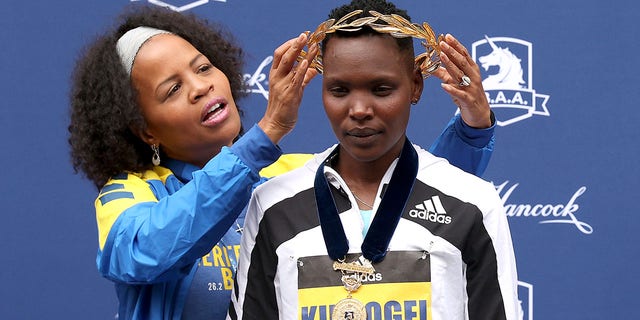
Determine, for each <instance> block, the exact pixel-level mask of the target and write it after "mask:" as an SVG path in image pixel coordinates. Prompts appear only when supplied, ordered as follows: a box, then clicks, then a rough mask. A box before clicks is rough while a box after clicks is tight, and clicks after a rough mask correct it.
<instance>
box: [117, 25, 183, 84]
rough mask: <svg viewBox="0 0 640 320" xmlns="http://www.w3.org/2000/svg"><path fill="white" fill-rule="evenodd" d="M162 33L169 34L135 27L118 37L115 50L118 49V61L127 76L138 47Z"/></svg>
mask: <svg viewBox="0 0 640 320" xmlns="http://www.w3.org/2000/svg"><path fill="white" fill-rule="evenodd" d="M163 33H169V34H170V33H171V32H169V31H165V30H160V29H156V28H151V27H137V28H135V29H131V30H129V31H127V32H126V33H125V34H123V35H122V37H120V39H118V43H117V44H116V48H117V49H118V55H119V56H120V61H122V65H123V66H124V68H125V70H126V71H127V74H128V75H131V69H132V68H133V60H134V59H135V58H136V55H137V54H138V50H140V47H142V45H143V44H144V43H145V42H147V40H149V39H151V37H153V36H157V35H159V34H163Z"/></svg>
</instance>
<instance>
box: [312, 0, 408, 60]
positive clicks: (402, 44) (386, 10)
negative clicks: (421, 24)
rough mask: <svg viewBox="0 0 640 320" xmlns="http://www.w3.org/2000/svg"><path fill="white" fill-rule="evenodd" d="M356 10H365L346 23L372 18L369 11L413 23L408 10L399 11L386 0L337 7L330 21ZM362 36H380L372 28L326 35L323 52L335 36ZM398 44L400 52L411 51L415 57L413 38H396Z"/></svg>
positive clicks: (332, 12) (362, 0) (381, 22)
mask: <svg viewBox="0 0 640 320" xmlns="http://www.w3.org/2000/svg"><path fill="white" fill-rule="evenodd" d="M355 10H363V12H362V14H360V15H357V16H355V17H351V18H350V19H347V20H346V22H347V23H348V22H351V21H353V20H355V19H358V18H362V17H371V16H372V15H371V14H370V13H369V11H377V12H379V13H381V14H387V15H388V14H396V15H399V16H402V17H403V18H405V19H407V20H409V21H411V17H410V16H409V15H408V14H407V11H406V10H403V9H399V8H398V7H396V5H395V4H393V3H391V2H388V1H385V0H353V1H351V2H350V3H349V4H345V5H343V6H340V7H336V8H334V9H333V10H331V12H330V13H329V17H328V18H329V19H335V20H336V21H337V20H338V19H340V18H342V17H344V16H345V15H347V14H348V13H350V12H353V11H355ZM376 23H380V24H387V23H386V22H384V21H381V20H379V21H377V22H376ZM362 35H380V33H378V32H377V31H375V30H373V29H371V28H370V27H363V28H362V29H361V30H360V31H338V32H335V33H329V34H327V35H326V37H325V38H324V40H322V45H321V50H322V53H323V54H324V48H325V47H326V44H327V42H328V41H329V40H330V39H331V38H332V37H334V36H336V37H345V38H346V37H360V36H362ZM394 39H396V42H397V43H398V47H399V48H400V51H409V53H410V54H411V57H413V55H414V51H413V38H411V37H408V38H394Z"/></svg>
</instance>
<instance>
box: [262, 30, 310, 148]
mask: <svg viewBox="0 0 640 320" xmlns="http://www.w3.org/2000/svg"><path fill="white" fill-rule="evenodd" d="M306 43H307V35H306V34H305V33H302V34H300V36H298V37H297V38H294V39H291V40H289V41H287V42H285V43H283V44H282V45H281V46H280V47H278V48H277V49H276V50H275V51H274V53H273V63H272V65H271V70H270V71H269V102H268V104H267V110H266V111H265V114H264V116H263V117H262V119H261V120H260V121H259V122H258V125H259V126H260V128H262V130H263V131H264V132H265V133H266V134H267V136H269V138H270V139H271V141H273V142H274V143H276V144H277V143H278V142H279V141H280V139H282V137H284V136H285V135H286V134H287V133H289V132H290V131H291V130H293V127H294V126H295V124H296V122H297V121H298V109H299V107H300V102H301V101H302V95H303V92H304V88H305V86H306V85H307V84H308V83H309V81H311V79H312V78H313V77H315V76H316V74H317V71H316V70H315V69H313V68H309V63H310V61H309V59H304V60H302V61H301V62H300V63H296V58H297V57H298V55H299V54H300V51H301V50H302V48H303V47H304V46H305V44H306ZM317 50H318V47H317V45H313V46H311V48H309V51H310V53H311V54H310V55H308V57H309V58H312V57H313V56H315V53H316V52H317Z"/></svg>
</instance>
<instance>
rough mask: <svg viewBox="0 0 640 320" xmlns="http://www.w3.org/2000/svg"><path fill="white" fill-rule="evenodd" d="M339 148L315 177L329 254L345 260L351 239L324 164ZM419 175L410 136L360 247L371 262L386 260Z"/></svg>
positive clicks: (323, 234)
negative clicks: (344, 226)
mask: <svg viewBox="0 0 640 320" xmlns="http://www.w3.org/2000/svg"><path fill="white" fill-rule="evenodd" d="M339 149H340V148H339V147H337V148H336V149H335V150H334V151H333V152H331V154H330V155H329V156H328V157H327V159H325V160H324V161H323V162H322V164H320V166H319V167H318V170H317V171H316V176H315V180H314V191H315V196H316V205H317V207H318V217H319V219H320V227H321V229H322V236H323V238H324V243H325V245H326V246H327V251H328V253H329V256H330V257H331V259H333V260H341V259H344V257H345V256H346V254H347V252H348V250H349V241H348V240H347V236H346V234H345V232H344V228H343V226H342V221H340V215H339V213H338V209H337V207H336V203H335V200H334V199H333V195H332V194H331V189H330V188H329V182H328V181H327V178H326V177H325V175H324V166H325V165H326V164H328V163H329V162H330V161H331V159H333V158H334V157H335V156H336V155H337V154H338V150H339ZM417 174H418V154H417V153H416V150H415V149H414V148H413V146H412V145H411V142H409V139H408V138H407V139H405V142H404V146H403V147H402V152H401V153H400V159H398V164H397V165H396V168H395V170H394V172H393V174H392V175H391V180H390V181H389V185H388V186H387V188H386V190H385V192H384V194H383V196H382V201H381V202H380V206H379V207H378V210H377V211H376V215H375V217H374V218H373V221H372V222H371V226H370V227H369V231H368V232H367V235H366V236H365V238H364V241H363V243H362V246H361V249H362V255H363V256H364V257H365V258H367V259H368V260H369V261H371V262H374V263H376V262H380V261H382V260H383V259H384V257H385V255H386V253H387V248H388V247H389V242H391V237H392V236H393V233H394V232H395V229H396V226H397V225H398V222H399V221H400V217H401V216H402V213H403V212H404V208H405V206H406V203H407V199H408V198H409V195H410V194H411V190H412V189H413V184H414V182H415V180H416V176H417Z"/></svg>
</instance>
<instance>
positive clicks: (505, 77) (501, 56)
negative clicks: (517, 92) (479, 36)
mask: <svg viewBox="0 0 640 320" xmlns="http://www.w3.org/2000/svg"><path fill="white" fill-rule="evenodd" d="M484 37H485V39H487V42H488V43H489V45H490V46H491V48H492V49H493V50H492V51H491V53H489V54H488V55H486V56H481V57H479V58H478V62H480V65H482V68H484V70H485V71H487V70H489V67H492V66H498V73H496V74H492V75H490V76H488V77H487V78H486V79H484V80H482V86H483V87H484V88H485V89H494V88H504V89H522V88H524V86H523V85H524V83H525V82H524V80H523V79H522V65H521V64H520V62H521V61H522V60H520V59H519V58H518V57H516V55H515V54H513V53H512V52H511V51H509V48H500V47H498V46H497V45H496V44H495V43H494V42H493V41H491V39H489V37H487V36H486V35H485V36H484Z"/></svg>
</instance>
